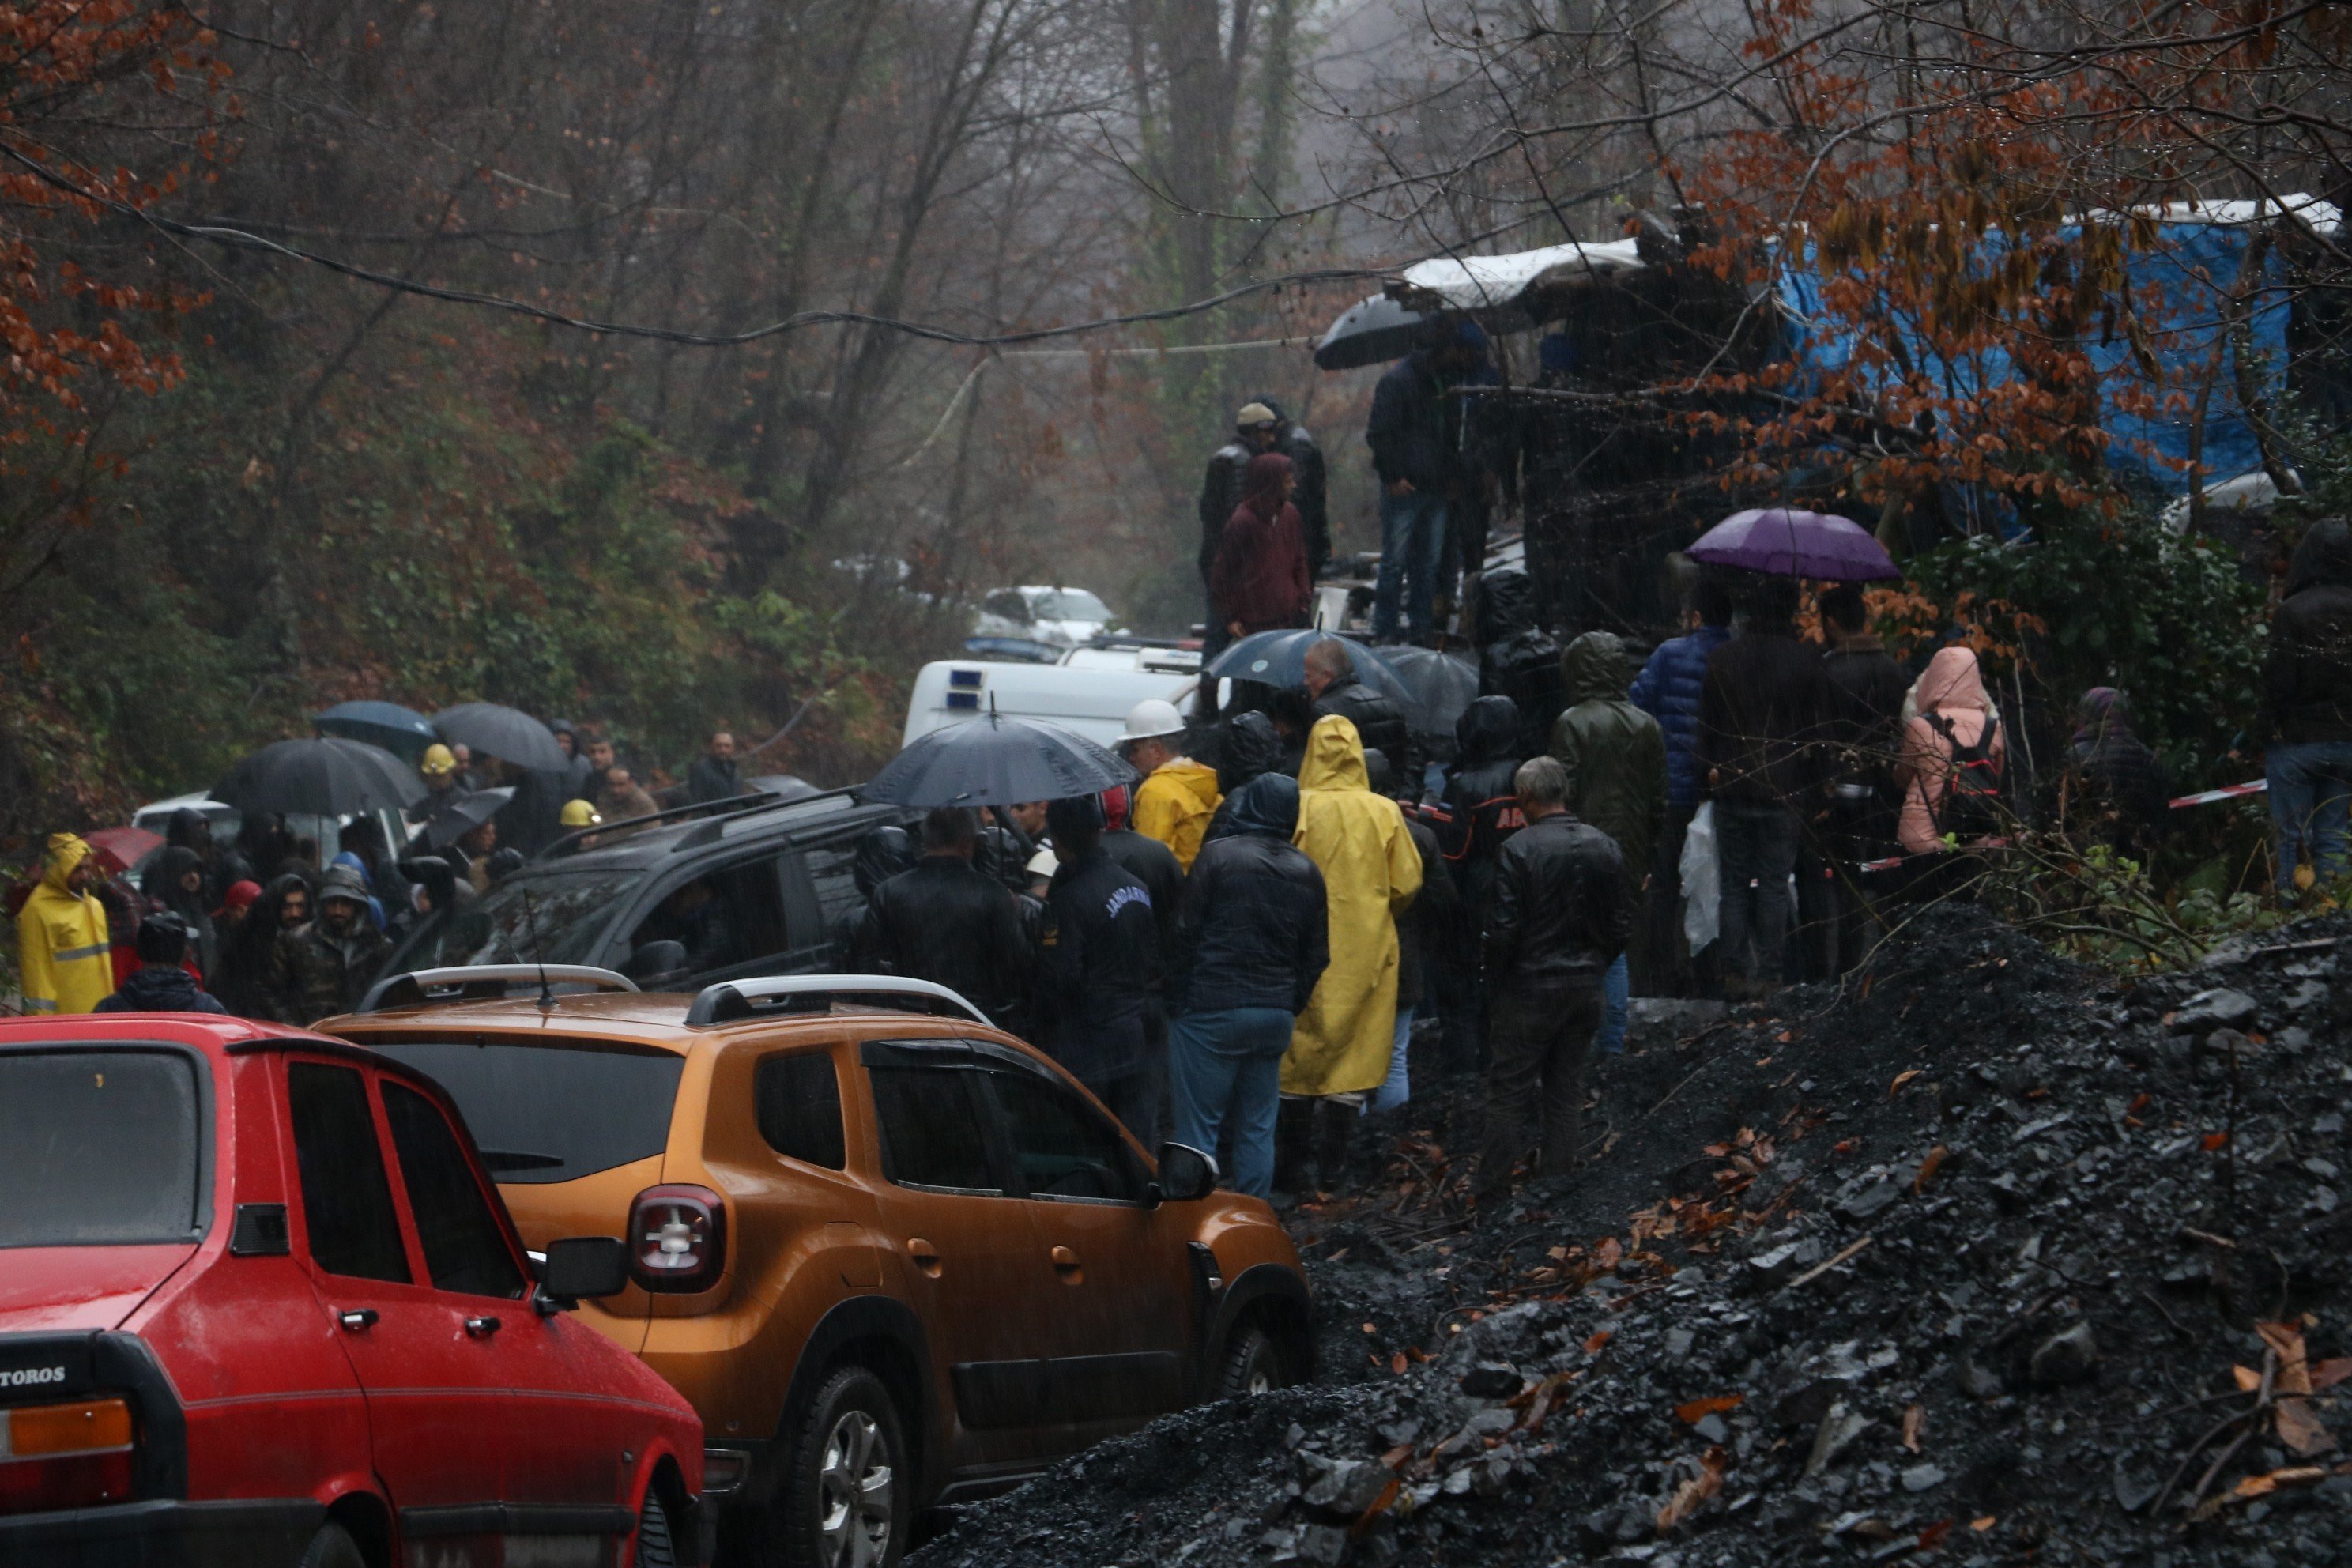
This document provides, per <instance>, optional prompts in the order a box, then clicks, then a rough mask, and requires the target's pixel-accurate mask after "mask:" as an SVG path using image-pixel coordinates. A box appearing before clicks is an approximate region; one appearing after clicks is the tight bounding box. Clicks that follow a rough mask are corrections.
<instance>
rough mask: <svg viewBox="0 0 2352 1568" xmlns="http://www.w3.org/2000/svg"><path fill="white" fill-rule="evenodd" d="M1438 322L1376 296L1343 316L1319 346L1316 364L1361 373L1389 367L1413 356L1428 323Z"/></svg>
mask: <svg viewBox="0 0 2352 1568" xmlns="http://www.w3.org/2000/svg"><path fill="white" fill-rule="evenodd" d="M1434 320H1436V318H1435V317H1433V316H1424V315H1423V314H1422V313H1421V312H1420V311H1419V310H1406V309H1405V308H1404V307H1403V306H1402V305H1400V304H1398V303H1397V302H1396V301H1395V300H1391V299H1390V298H1389V297H1388V296H1387V295H1385V294H1375V295H1373V296H1372V297H1371V298H1370V299H1369V300H1360V301H1359V302H1358V303H1356V304H1353V305H1350V306H1349V307H1348V308H1347V310H1344V311H1342V312H1340V316H1339V320H1338V321H1334V322H1332V323H1331V330H1330V331H1327V332H1325V333H1324V334H1323V341H1322V342H1319V343H1318V344H1316V345H1315V364H1316V367H1317V368H1318V369H1320V370H1360V369H1362V368H1363V367H1364V366H1365V365H1368V364H1386V363H1389V361H1391V360H1397V359H1402V358H1404V356H1405V355H1407V354H1409V353H1412V351H1413V346H1414V345H1415V344H1416V343H1418V342H1420V341H1421V332H1422V328H1423V324H1424V323H1426V322H1429V321H1434Z"/></svg>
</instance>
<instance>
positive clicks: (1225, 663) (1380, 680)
mask: <svg viewBox="0 0 2352 1568" xmlns="http://www.w3.org/2000/svg"><path fill="white" fill-rule="evenodd" d="M1319 642H1336V643H1338V644H1339V646H1340V647H1343V648H1345V649H1347V650H1348V659H1349V662H1350V663H1351V664H1353V665H1354V666H1355V667H1356V679H1359V680H1361V681H1362V682H1363V683H1364V684H1365V685H1367V686H1369V687H1370V688H1371V689H1373V690H1375V691H1377V692H1379V693H1380V694H1381V696H1383V697H1385V698H1387V699H1388V700H1390V701H1391V702H1394V703H1395V704H1397V706H1399V707H1401V708H1402V707H1403V706H1404V705H1405V704H1407V703H1409V702H1411V701H1412V692H1410V691H1408V690H1406V689H1405V685H1404V682H1402V680H1399V679H1397V672H1396V671H1395V670H1393V669H1391V668H1389V664H1388V661H1387V660H1386V659H1385V658H1382V657H1381V655H1379V654H1377V653H1374V652H1373V651H1372V650H1371V649H1370V648H1369V647H1365V646H1364V645H1363V644H1362V643H1360V642H1353V641H1350V640H1349V639H1348V638H1346V637H1333V636H1332V635H1331V634H1330V633H1329V632H1326V631H1314V630H1308V631H1276V632H1252V633H1251V634H1250V635H1249V636H1247V637H1244V638H1242V639H1241V641H1239V642H1237V643H1235V644H1234V645H1233V647H1229V648H1227V649H1225V651H1224V652H1223V653H1221V654H1219V655H1218V656H1217V657H1216V658H1215V659H1214V660H1213V661H1212V662H1211V664H1210V665H1209V668H1208V671H1207V673H1208V674H1211V675H1213V676H1216V677H1218V678H1220V679H1225V680H1255V681H1256V682H1258V683H1259V684H1260V685H1263V686H1296V685H1297V684H1298V683H1299V682H1300V681H1302V680H1305V679H1307V649H1308V648H1310V647H1314V646H1315V645H1316V644H1317V643H1319Z"/></svg>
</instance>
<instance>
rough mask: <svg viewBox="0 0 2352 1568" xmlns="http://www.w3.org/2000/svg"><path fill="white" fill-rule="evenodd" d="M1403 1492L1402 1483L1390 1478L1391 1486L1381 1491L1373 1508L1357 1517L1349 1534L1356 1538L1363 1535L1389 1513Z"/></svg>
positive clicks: (1349, 1529)
mask: <svg viewBox="0 0 2352 1568" xmlns="http://www.w3.org/2000/svg"><path fill="white" fill-rule="evenodd" d="M1403 1490H1404V1487H1403V1485H1402V1483H1401V1482H1400V1481H1398V1479H1397V1478H1396V1477H1394V1476H1391V1477H1390V1478H1389V1484H1388V1485H1386V1486H1384V1487H1382V1488H1381V1495H1380V1496H1378V1497H1376V1498H1374V1499H1373V1500H1372V1506H1371V1507H1370V1508H1368V1509H1366V1510H1364V1511H1363V1512H1361V1513H1360V1514H1358V1515H1357V1516H1356V1522H1355V1523H1353V1524H1351V1525H1349V1527H1348V1533H1349V1535H1356V1536H1360V1535H1362V1534H1363V1533H1364V1531H1365V1530H1366V1529H1368V1528H1369V1527H1370V1524H1371V1522H1372V1521H1373V1520H1374V1519H1375V1518H1377V1517H1378V1516H1379V1515H1381V1514H1382V1513H1385V1512H1387V1511H1388V1509H1389V1507H1390V1505H1391V1504H1392V1503H1394V1502H1395V1501H1396V1500H1397V1496H1398V1494H1399V1493H1401V1492H1402V1491H1403Z"/></svg>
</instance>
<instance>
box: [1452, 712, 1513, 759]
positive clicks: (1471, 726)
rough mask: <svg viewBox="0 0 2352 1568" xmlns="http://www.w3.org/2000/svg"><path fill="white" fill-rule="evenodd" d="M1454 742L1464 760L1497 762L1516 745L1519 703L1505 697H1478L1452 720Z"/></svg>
mask: <svg viewBox="0 0 2352 1568" xmlns="http://www.w3.org/2000/svg"><path fill="white" fill-rule="evenodd" d="M1454 744H1455V745H1456V746H1457V747H1459V748H1460V749H1461V752H1462V761H1464V762H1465V763H1493V762H1500V761H1501V760H1502V759H1504V758H1505V757H1508V756H1512V755H1514V754H1516V753H1517V751H1518V746H1519V705H1518V704H1517V703H1516V702H1514V701H1512V700H1510V699H1509V698H1507V697H1481V698H1480V699H1478V700H1477V701H1475V702H1473V703H1472V704H1470V706H1469V707H1467V708H1465V709H1464V710H1463V711H1462V717H1461V718H1459V719H1457V720H1455V721H1454Z"/></svg>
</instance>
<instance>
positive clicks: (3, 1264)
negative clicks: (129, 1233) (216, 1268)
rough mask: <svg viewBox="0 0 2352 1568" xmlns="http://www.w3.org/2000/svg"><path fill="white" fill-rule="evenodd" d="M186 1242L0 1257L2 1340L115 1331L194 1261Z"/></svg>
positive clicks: (35, 1250)
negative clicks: (13, 1336)
mask: <svg viewBox="0 0 2352 1568" xmlns="http://www.w3.org/2000/svg"><path fill="white" fill-rule="evenodd" d="M195 1250H196V1248H195V1246H194V1243H188V1242H159V1243H153V1244H150V1245H145V1246H137V1247H10V1248H8V1249H7V1250H6V1251H5V1252H0V1334H29V1333H75V1332H81V1331H89V1330H104V1329H116V1328H120V1327H121V1326H122V1321H123V1320H124V1319H126V1318H128V1317H130V1316H131V1313H132V1312H134V1311H136V1310H138V1309H139V1303H141V1302H142V1301H144V1300H146V1299H147V1298H148V1297H149V1296H151V1295H152V1294H153V1293H154V1291H155V1289H156V1287H157V1286H159V1285H161V1284H163V1281H165V1280H166V1279H170V1278H171V1277H172V1276H173V1274H175V1273H177V1272H179V1270H180V1268H181V1266H182V1265H184V1264H185V1263H186V1262H187V1261H188V1259H189V1258H191V1257H193V1256H194V1254H195Z"/></svg>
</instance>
